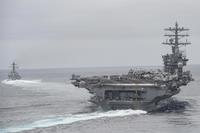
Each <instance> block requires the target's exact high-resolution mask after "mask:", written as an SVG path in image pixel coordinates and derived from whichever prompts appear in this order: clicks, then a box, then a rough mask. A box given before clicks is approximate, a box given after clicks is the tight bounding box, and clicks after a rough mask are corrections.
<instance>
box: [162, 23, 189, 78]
mask: <svg viewBox="0 0 200 133" xmlns="http://www.w3.org/2000/svg"><path fill="white" fill-rule="evenodd" d="M164 30H165V31H167V32H169V33H168V34H165V35H164V36H166V37H168V38H167V40H166V42H163V44H165V45H170V46H171V47H172V54H167V55H164V56H163V62H164V71H165V72H167V73H170V74H172V75H174V74H177V75H178V77H179V78H180V77H182V74H183V66H186V63H187V61H188V59H187V58H186V55H184V54H183V51H180V47H181V46H186V45H189V44H191V43H190V42H188V41H187V39H186V40H185V41H180V40H181V39H182V38H184V37H188V36H189V35H188V34H187V33H183V32H186V31H189V29H186V28H184V27H179V25H178V23H177V22H176V23H175V27H169V28H166V29H164Z"/></svg>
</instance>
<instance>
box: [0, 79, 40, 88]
mask: <svg viewBox="0 0 200 133" xmlns="http://www.w3.org/2000/svg"><path fill="white" fill-rule="evenodd" d="M2 83H3V84H7V85H14V86H28V85H36V84H39V83H41V80H8V79H6V80H3V81H2Z"/></svg>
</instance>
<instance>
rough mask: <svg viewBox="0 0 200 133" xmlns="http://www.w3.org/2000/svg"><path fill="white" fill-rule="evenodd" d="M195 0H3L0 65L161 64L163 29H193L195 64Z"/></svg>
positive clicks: (198, 31)
mask: <svg viewBox="0 0 200 133" xmlns="http://www.w3.org/2000/svg"><path fill="white" fill-rule="evenodd" d="M199 5H200V2H199V1H197V0H190V1H188V0H168V1H161V0H101V1H99V0H57V1H55V0H15V1H13V0H1V1H0V20H1V21H0V29H1V30H0V62H1V63H0V68H6V67H7V66H8V63H9V62H11V61H12V60H16V61H18V62H19V64H21V65H22V66H23V67H25V68H32V67H36V68H38V67H81V66H124V65H161V63H162V60H161V54H164V53H165V52H167V51H169V48H167V47H166V46H162V45H161V42H162V41H163V40H164V37H162V35H163V34H164V32H163V28H165V27H166V26H172V25H173V24H174V23H175V21H178V22H179V23H180V25H183V26H186V27H189V28H191V29H192V30H191V32H190V33H191V34H192V36H191V37H190V40H191V41H192V42H193V44H192V46H189V48H188V50H187V52H188V56H189V58H191V61H190V63H193V64H199V63H200V62H199V60H198V57H199V52H198V49H199V46H198V43H199V41H198V38H199V36H200V26H199V23H200V14H199V12H200V11H199V10H200V9H199Z"/></svg>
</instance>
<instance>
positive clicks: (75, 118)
mask: <svg viewBox="0 0 200 133" xmlns="http://www.w3.org/2000/svg"><path fill="white" fill-rule="evenodd" d="M146 113H147V112H146V111H143V110H131V109H129V110H115V111H108V112H94V113H85V114H76V115H67V116H62V117H56V118H51V119H45V120H39V121H36V122H33V123H31V124H28V125H24V126H20V127H10V128H7V129H0V131H1V132H2V133H7V132H20V131H24V130H31V129H35V128H42V127H50V126H55V125H59V124H71V123H75V122H79V121H86V120H92V119H98V118H105V117H107V118H108V117H122V116H128V115H142V114H146Z"/></svg>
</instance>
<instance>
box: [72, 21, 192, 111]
mask: <svg viewBox="0 0 200 133" xmlns="http://www.w3.org/2000/svg"><path fill="white" fill-rule="evenodd" d="M188 30H189V29H186V28H183V27H179V25H178V23H176V24H175V27H169V28H166V29H165V31H166V32H167V33H166V34H165V35H164V36H166V37H167V40H166V42H163V44H165V45H169V46H170V47H171V48H172V52H171V53H170V54H166V55H163V56H162V58H163V62H164V68H163V70H150V71H147V70H134V69H130V71H129V72H128V74H122V75H104V76H90V77H81V76H80V75H74V74H73V75H72V79H71V80H72V84H73V85H74V86H76V87H79V88H86V89H87V90H89V92H90V93H92V94H93V97H92V98H91V101H92V102H93V103H95V104H97V105H99V106H101V107H103V108H104V109H128V108H132V109H144V110H148V111H150V110H154V109H155V108H156V106H157V105H158V104H159V102H161V101H162V100H166V99H168V98H170V97H172V96H173V95H176V94H178V93H179V92H180V87H181V86H185V85H187V84H188V83H189V82H190V81H192V80H193V78H192V75H191V72H190V71H185V70H184V69H183V67H184V66H186V64H187V61H188V59H187V58H186V55H185V53H184V51H181V48H180V47H182V46H186V45H189V44H190V42H188V41H187V40H184V38H185V37H188V36H189V35H188V34H187V33H186V32H187V31H188Z"/></svg>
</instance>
